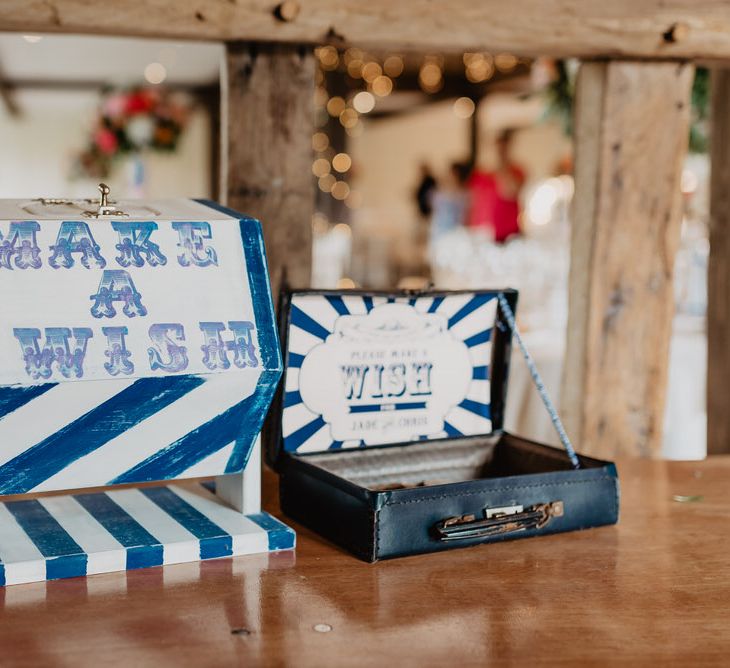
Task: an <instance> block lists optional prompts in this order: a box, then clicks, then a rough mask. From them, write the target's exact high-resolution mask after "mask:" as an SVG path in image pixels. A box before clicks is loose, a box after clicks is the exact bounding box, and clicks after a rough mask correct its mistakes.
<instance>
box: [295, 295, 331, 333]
mask: <svg viewBox="0 0 730 668" xmlns="http://www.w3.org/2000/svg"><path fill="white" fill-rule="evenodd" d="M290 314H291V316H290V317H291V324H292V325H294V326H295V327H299V329H303V330H304V331H305V332H308V333H309V334H311V335H312V336H316V337H317V338H318V339H322V340H323V341H324V340H325V339H326V338H327V337H328V336H329V335H330V334H331V333H332V332H330V331H329V330H328V329H327V328H326V327H323V326H322V325H320V324H319V323H318V322H317V321H316V320H315V319H314V318H312V317H311V316H308V315H307V314H306V313H305V312H304V311H302V309H300V308H299V307H298V306H295V305H294V304H292V305H291V309H290Z"/></svg>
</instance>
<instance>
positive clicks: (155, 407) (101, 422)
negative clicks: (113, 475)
mask: <svg viewBox="0 0 730 668" xmlns="http://www.w3.org/2000/svg"><path fill="white" fill-rule="evenodd" d="M203 382H204V379H203V378H202V377H200V376H177V377H176V376H166V377H163V378H141V379H139V380H137V381H135V382H134V383H133V384H132V385H130V386H129V387H127V388H126V389H125V390H122V391H121V392H119V393H118V394H115V395H114V396H113V397H112V398H111V399H108V400H107V401H105V402H103V403H101V404H99V405H98V406H97V407H96V408H94V409H92V410H91V411H89V412H88V413H86V414H85V415H83V416H82V417H80V418H78V419H77V420H75V421H73V422H71V423H69V424H67V425H66V426H65V427H64V428H63V429H60V430H58V431H57V432H55V433H54V434H52V435H51V436H48V437H47V438H46V439H44V440H43V441H41V442H40V443H37V444H36V445H34V446H32V447H30V448H28V449H27V450H25V451H24V452H23V453H21V454H20V455H18V456H17V457H14V458H13V459H11V460H10V461H8V462H6V463H5V464H3V465H2V466H0V494H22V493H24V492H27V491H28V490H31V489H33V488H34V487H37V486H38V485H40V484H41V483H42V482H43V481H45V480H47V479H48V478H50V477H51V476H53V475H55V474H56V473H58V472H59V471H62V470H63V469H64V468H66V467H67V466H69V465H70V464H72V463H73V462H75V461H76V460H78V459H80V458H81V457H84V456H86V455H88V454H90V453H91V452H93V451H94V450H96V449H97V448H100V447H101V446H102V445H104V444H105V443H108V442H109V441H111V440H112V439H113V438H115V437H117V436H119V435H120V434H122V433H123V432H125V431H127V430H128V429H130V428H132V427H133V426H135V425H136V424H138V423H140V422H142V421H143V420H145V419H147V418H148V417H150V416H152V415H154V414H155V413H157V412H158V411H161V410H163V409H164V408H166V407H168V406H170V405H171V404H173V403H174V402H175V401H177V400H178V399H180V398H181V397H182V396H184V395H185V394H187V393H188V392H191V391H192V390H194V389H195V388H196V387H199V386H200V385H202V383H203Z"/></svg>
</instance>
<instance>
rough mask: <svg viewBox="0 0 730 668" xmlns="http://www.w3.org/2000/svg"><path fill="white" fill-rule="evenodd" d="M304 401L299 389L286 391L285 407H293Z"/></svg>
mask: <svg viewBox="0 0 730 668" xmlns="http://www.w3.org/2000/svg"><path fill="white" fill-rule="evenodd" d="M301 403H302V395H301V393H300V392H299V391H298V390H295V391H293V392H285V393H284V408H291V407H292V406H296V405H298V404H301Z"/></svg>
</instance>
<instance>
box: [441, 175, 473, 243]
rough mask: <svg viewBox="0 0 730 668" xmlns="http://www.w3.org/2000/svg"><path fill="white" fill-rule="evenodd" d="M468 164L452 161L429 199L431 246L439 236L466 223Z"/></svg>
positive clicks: (468, 200)
mask: <svg viewBox="0 0 730 668" xmlns="http://www.w3.org/2000/svg"><path fill="white" fill-rule="evenodd" d="M468 181H469V166H468V165H466V164H465V163H462V162H454V163H452V164H451V166H450V167H449V170H448V171H447V173H446V174H445V176H444V177H443V178H442V179H441V181H440V182H439V184H438V186H437V187H436V191H435V192H434V194H433V198H432V200H431V203H432V207H433V212H432V214H431V248H432V249H433V246H434V244H435V243H437V242H438V240H439V238H441V237H442V236H444V235H445V234H448V233H449V232H451V231H452V230H455V229H457V228H459V227H462V226H463V225H465V224H466V221H467V216H468V214H469V205H470V198H469V189H468V188H467V182H468Z"/></svg>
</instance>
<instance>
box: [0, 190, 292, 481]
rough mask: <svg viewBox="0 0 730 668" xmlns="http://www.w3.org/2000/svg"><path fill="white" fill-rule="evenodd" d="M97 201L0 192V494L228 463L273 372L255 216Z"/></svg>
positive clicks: (261, 412) (273, 339)
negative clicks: (0, 195)
mask: <svg viewBox="0 0 730 668" xmlns="http://www.w3.org/2000/svg"><path fill="white" fill-rule="evenodd" d="M110 204H112V203H110ZM95 208H96V207H95V205H94V203H90V202H87V201H83V200H81V201H78V200H74V201H65V200H63V201H58V200H50V201H49V200H46V201H41V200H33V201H21V200H5V201H0V304H2V316H1V317H0V494H13V493H23V492H27V491H46V490H52V489H70V488H79V487H87V486H95V485H106V484H116V483H132V482H139V481H147V480H168V479H173V478H180V477H192V476H205V475H219V474H222V473H234V472H237V471H240V470H242V469H243V467H244V465H245V463H246V461H247V459H248V456H249V453H250V452H251V447H252V446H253V443H254V439H255V438H256V437H257V435H258V432H259V430H260V428H261V425H262V423H263V419H264V416H265V415H266V412H267V410H268V407H269V405H270V402H271V399H272V397H273V393H274V391H275V388H276V385H277V382H278V380H279V377H280V375H281V355H280V349H279V344H278V337H277V332H276V325H275V317H274V310H273V303H272V300H271V293H270V287H269V280H268V273H267V268H266V256H265V252H264V246H263V238H262V233H261V227H260V225H259V223H258V221H256V220H253V219H251V218H247V217H245V216H242V215H240V214H238V213H236V212H234V211H230V210H228V209H224V208H222V207H219V206H218V205H217V204H215V203H212V202H204V201H193V200H184V199H180V200H142V201H129V202H124V201H120V202H114V203H113V208H114V209H116V213H112V214H109V215H102V216H98V217H94V215H93V212H94V209H95ZM119 212H122V213H124V214H126V215H121V213H119ZM88 214H91V215H88Z"/></svg>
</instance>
